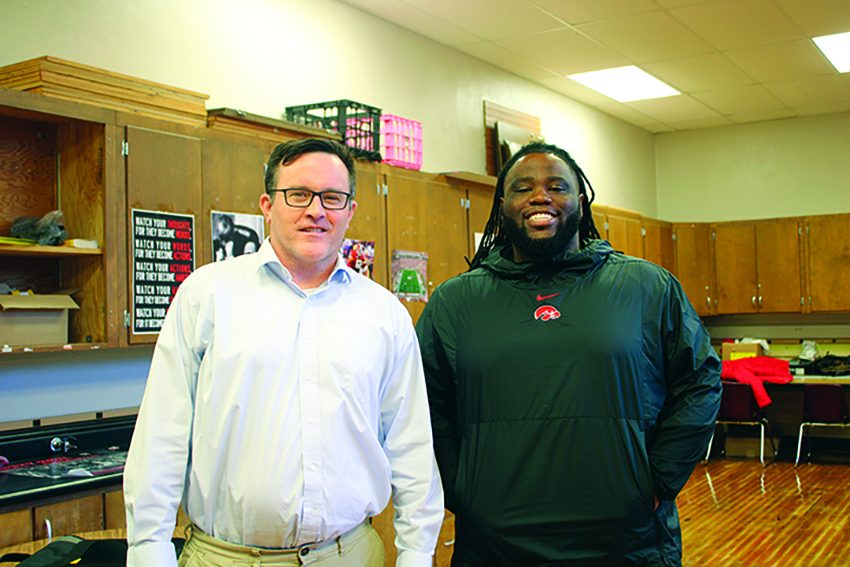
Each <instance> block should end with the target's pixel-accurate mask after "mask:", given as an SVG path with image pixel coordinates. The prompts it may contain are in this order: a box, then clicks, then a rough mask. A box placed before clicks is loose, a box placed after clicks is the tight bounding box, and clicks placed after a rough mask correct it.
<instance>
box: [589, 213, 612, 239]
mask: <svg viewBox="0 0 850 567" xmlns="http://www.w3.org/2000/svg"><path fill="white" fill-rule="evenodd" d="M590 213H591V215H593V225H594V226H595V227H596V231H597V232H598V233H599V238H601V239H602V240H608V209H607V208H606V207H603V206H602V205H591V210H590Z"/></svg>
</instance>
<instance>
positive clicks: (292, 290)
mask: <svg viewBox="0 0 850 567" xmlns="http://www.w3.org/2000/svg"><path fill="white" fill-rule="evenodd" d="M391 493H392V498H393V504H394V507H395V510H396V519H395V528H396V532H397V537H396V545H397V547H398V548H399V556H398V563H397V564H398V565H405V566H407V565H411V566H413V565H416V566H419V565H422V566H430V565H431V554H432V553H433V550H434V546H435V544H436V540H437V535H438V532H439V529H440V525H441V523H442V518H443V494H442V488H441V486H440V479H439V473H438V472H437V466H436V462H435V460H434V455H433V449H432V442H431V427H430V418H429V414H428V404H427V399H426V393H425V384H424V377H423V372H422V364H421V360H420V356H419V346H418V343H417V341H416V335H415V334H414V331H413V327H412V325H411V321H410V316H409V315H408V314H407V311H406V310H405V309H404V307H403V306H402V305H401V304H400V303H399V301H398V300H397V299H396V298H395V297H393V296H392V294H390V293H389V292H388V291H387V290H386V289H384V288H382V287H381V286H379V285H377V284H376V283H374V282H372V281H371V280H369V279H367V278H364V277H363V276H360V275H359V274H356V273H355V272H354V271H353V270H350V269H349V268H347V267H346V266H345V264H344V263H343V262H342V261H341V260H340V261H339V262H338V263H337V265H336V267H335V269H334V271H333V273H332V274H331V276H330V278H329V279H328V281H327V282H325V283H324V284H323V285H322V286H320V287H319V288H317V289H316V290H314V291H313V292H312V293H309V294H308V293H305V292H304V291H302V290H301V289H299V288H298V286H297V285H295V283H294V282H293V281H292V278H291V276H290V274H289V272H288V271H287V270H286V268H285V267H284V266H283V265H282V264H281V263H280V261H279V260H278V258H277V256H276V255H275V253H274V250H273V249H272V247H271V245H270V243H269V241H268V240H266V241H265V242H264V243H263V245H262V246H261V247H260V250H259V252H257V253H256V254H250V255H245V256H240V257H238V258H235V259H232V260H228V261H226V262H219V263H215V264H210V265H206V266H203V267H201V268H199V269H198V270H196V271H195V272H194V273H193V274H192V275H191V276H190V277H189V278H187V279H186V280H185V281H184V282H183V284H182V285H181V286H180V288H179V290H178V292H177V294H176V296H175V297H174V300H173V302H172V305H171V307H170V308H169V310H168V315H167V317H166V319H165V323H164V326H163V328H162V332H161V333H160V336H159V340H158V342H157V345H156V349H155V350H154V355H153V361H152V363H151V369H150V375H149V377H148V383H147V386H146V388H145V394H144V399H143V401H142V406H141V409H140V412H139V418H138V421H137V423H136V428H135V431H134V434H133V440H132V444H131V447H130V453H129V456H128V458H127V464H126V468H125V472H124V495H125V502H126V507H127V537H128V540H129V543H130V550H129V553H128V557H127V561H128V565H130V566H156V567H160V566H169V565H176V561H175V558H174V548H173V546H172V545H171V537H172V531H173V527H174V522H175V517H176V513H177V508H178V505H179V504H180V502H181V498H182V502H183V504H184V508H185V510H186V513H187V515H188V516H189V518H190V519H191V521H192V522H193V523H194V524H196V525H197V526H198V527H199V528H200V529H201V530H203V531H204V532H206V533H207V534H210V535H212V536H214V537H216V538H219V539H222V540H224V541H228V542H232V543H237V544H242V545H251V546H257V547H269V548H289V547H295V546H298V545H301V544H305V543H313V542H321V541H325V540H328V539H331V538H334V537H335V536H337V535H339V534H342V533H344V532H346V531H347V530H349V529H351V528H353V527H355V526H357V525H358V524H359V523H360V522H362V521H363V520H364V519H365V518H367V517H369V516H374V515H377V514H379V513H380V512H381V511H382V510H383V509H384V507H385V506H386V504H387V502H388V500H389V498H390V495H391Z"/></svg>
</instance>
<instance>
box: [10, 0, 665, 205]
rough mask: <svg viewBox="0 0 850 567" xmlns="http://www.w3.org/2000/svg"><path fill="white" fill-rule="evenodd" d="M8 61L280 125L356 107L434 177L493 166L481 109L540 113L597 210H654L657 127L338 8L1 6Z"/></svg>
mask: <svg viewBox="0 0 850 567" xmlns="http://www.w3.org/2000/svg"><path fill="white" fill-rule="evenodd" d="M0 37H2V38H3V40H2V43H0V65H4V64H9V63H14V62H17V61H22V60H26V59H30V58H33V57H39V56H41V55H53V56H56V57H61V58H65V59H70V60H72V61H78V62H80V63H84V64H88V65H93V66H96V67H101V68H105V69H109V70H111V71H116V72H120V73H125V74H128V75H133V76H137V77H142V78H145V79H149V80H152V81H156V82H160V83H165V84H169V85H174V86H177V87H182V88H185V89H190V90H194V91H199V92H202V93H206V94H209V95H210V100H209V101H208V103H207V108H217V107H230V108H239V109H242V110H245V111H247V112H251V113H254V114H259V115H263V116H270V117H280V116H281V115H282V114H283V112H284V109H285V107H286V106H290V105H297V104H304V103H309V102H319V101H325V100H336V99H341V98H342V99H350V100H356V101H359V102H362V103H366V104H369V105H373V106H377V107H380V108H382V109H383V110H384V112H389V113H392V114H397V115H400V116H405V117H408V118H413V119H415V120H419V121H420V122H422V124H423V130H424V135H423V138H424V151H423V154H424V167H423V169H425V170H428V171H452V170H455V171H457V170H460V171H472V172H475V173H483V172H484V169H485V165H484V164H485V155H484V134H483V132H484V126H483V118H482V114H483V113H482V101H483V100H485V99H486V100H491V101H493V102H496V103H498V104H502V105H504V106H508V107H510V108H515V109H517V110H521V111H523V112H526V113H529V114H533V115H536V116H539V117H540V118H541V121H542V130H543V134H544V136H545V137H546V139H547V140H548V141H550V142H553V143H556V144H559V145H562V146H563V147H565V148H566V149H567V150H568V151H570V152H571V153H572V154H573V156H574V157H575V159H576V160H577V162H578V163H579V165H580V166H582V168H583V169H584V170H585V172H586V173H587V175H588V176H589V178H590V180H591V182H592V183H593V184H594V186H595V187H596V189H597V191H598V193H599V202H602V203H606V204H609V205H614V206H619V207H623V208H628V209H633V210H637V211H640V212H643V213H645V214H647V215H652V216H654V215H655V214H656V208H657V204H656V192H655V167H654V159H655V158H654V152H655V149H654V141H653V136H652V135H651V134H649V133H648V132H645V131H643V130H640V129H638V128H636V127H634V126H631V125H629V124H626V123H624V122H622V121H620V120H618V119H615V118H612V117H610V116H607V115H605V114H602V113H600V112H597V111H595V110H592V109H590V108H588V107H586V106H584V105H582V104H579V103H576V102H574V101H572V100H570V99H568V98H566V97H563V96H560V95H558V94H556V93H554V92H553V91H550V90H548V89H545V88H543V87H539V86H536V85H533V84H532V83H530V82H528V81H525V80H523V79H520V78H518V77H516V76H514V75H511V74H509V73H506V72H504V71H501V70H499V69H497V68H495V67H493V66H491V65H489V64H486V63H483V62H481V61H479V60H477V59H473V58H472V57H469V56H467V55H464V54H461V53H460V52H457V51H454V50H451V49H449V48H447V47H444V46H441V45H439V44H437V43H434V42H432V41H430V40H427V39H425V38H423V37H422V36H419V35H416V34H413V33H410V32H408V31H406V30H403V29H402V28H399V27H397V26H395V25H392V24H388V23H386V22H384V21H382V20H379V19H377V18H375V17H373V16H371V15H368V14H365V13H363V12H360V11H358V10H355V9H353V8H351V7H349V6H346V5H343V4H341V3H338V2H336V1H334V0H205V1H201V0H177V1H175V0H145V1H142V2H137V1H130V0H3V1H2V2H0Z"/></svg>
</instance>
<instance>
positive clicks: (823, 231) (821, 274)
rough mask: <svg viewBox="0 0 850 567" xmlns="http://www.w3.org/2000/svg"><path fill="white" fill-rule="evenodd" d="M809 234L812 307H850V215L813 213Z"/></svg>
mask: <svg viewBox="0 0 850 567" xmlns="http://www.w3.org/2000/svg"><path fill="white" fill-rule="evenodd" d="M806 234H807V239H808V266H809V277H808V282H809V304H810V309H811V310H812V311H813V312H823V311H850V285H847V283H848V281H850V274H848V271H850V268H848V266H850V215H826V216H822V217H810V218H808V219H806Z"/></svg>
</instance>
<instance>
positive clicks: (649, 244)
mask: <svg viewBox="0 0 850 567" xmlns="http://www.w3.org/2000/svg"><path fill="white" fill-rule="evenodd" d="M642 232H643V257H644V258H646V259H647V260H649V261H650V262H653V263H655V264H658V265H659V266H661V267H663V268H665V269H667V270H669V271H671V272H672V271H673V264H674V262H673V255H674V252H673V225H672V223H669V222H664V221H659V220H655V219H648V218H646V217H644V218H643V231H642Z"/></svg>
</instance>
